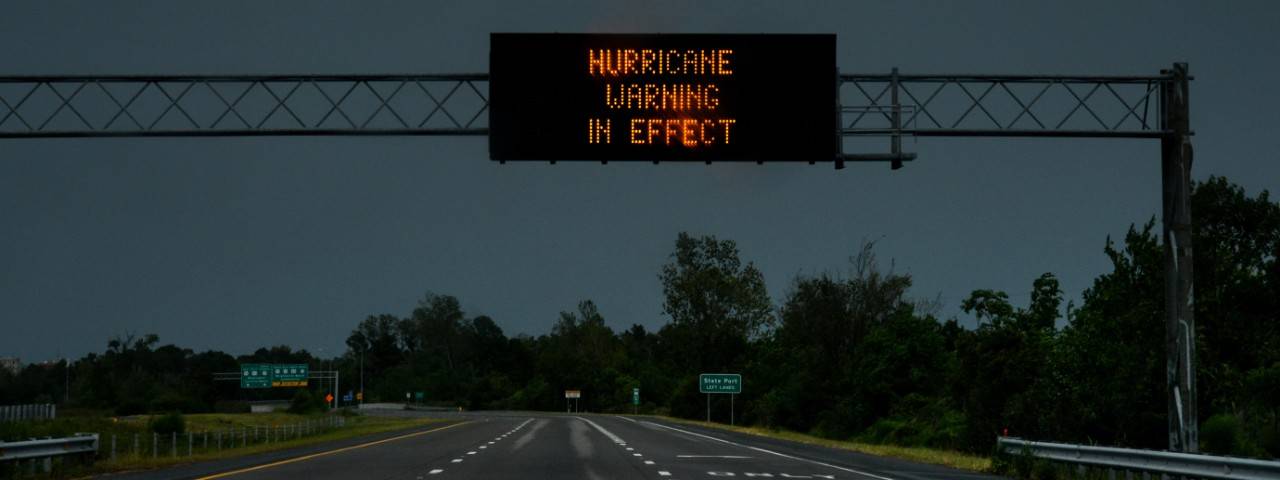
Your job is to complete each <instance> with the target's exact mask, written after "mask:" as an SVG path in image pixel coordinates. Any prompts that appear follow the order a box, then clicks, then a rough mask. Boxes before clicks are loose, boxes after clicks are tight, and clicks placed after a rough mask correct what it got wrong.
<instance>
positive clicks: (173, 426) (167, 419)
mask: <svg viewBox="0 0 1280 480" xmlns="http://www.w3.org/2000/svg"><path fill="white" fill-rule="evenodd" d="M186 430H187V420H186V418H183V416H182V414H181V413H178V412H173V413H168V414H164V415H160V416H158V417H155V418H152V419H151V431H153V432H156V433H159V434H161V435H169V434H171V433H177V434H182V433H183V432H185V431H186Z"/></svg>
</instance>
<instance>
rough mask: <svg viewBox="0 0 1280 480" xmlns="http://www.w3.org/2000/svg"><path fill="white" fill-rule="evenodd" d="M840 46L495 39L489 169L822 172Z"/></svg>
mask: <svg viewBox="0 0 1280 480" xmlns="http://www.w3.org/2000/svg"><path fill="white" fill-rule="evenodd" d="M835 50H836V47H835V35H715V34H652V35H646V34H537V33H533V34H526V33H494V34H492V35H491V37H490V50H489V74H490V76H489V78H490V81H489V157H490V159H492V160H501V161H509V160H512V161H514V160H550V161H555V160H595V161H627V160H638V161H708V162H709V161H829V160H833V159H834V158H835V155H836V152H837V145H838V142H839V137H838V136H837V127H838V113H839V112H838V111H837V99H836V97H837V88H838V87H837V71H836V58H835Z"/></svg>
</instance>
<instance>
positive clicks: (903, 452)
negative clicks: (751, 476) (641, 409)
mask: <svg viewBox="0 0 1280 480" xmlns="http://www.w3.org/2000/svg"><path fill="white" fill-rule="evenodd" d="M654 418H659V419H662V420H666V421H669V422H672V423H681V424H686V425H695V426H699V427H707V428H714V429H719V430H727V431H731V432H738V433H743V434H747V435H755V436H759V437H767V438H776V439H781V440H790V441H793V442H798V443H804V444H808V445H817V446H821V447H828V448H838V449H841V450H849V451H852V452H859V453H866V454H871V455H878V456H882V457H892V458H900V459H903V460H910V461H913V462H921V463H929V464H934V465H943V466H947V467H951V468H957V469H961V470H969V471H973V472H984V473H986V472H990V471H991V459H990V458H987V457H981V456H977V455H973V454H970V453H964V452H957V451H953V450H938V449H933V448H924V447H901V446H897V445H877V444H871V443H862V442H854V441H845V440H831V439H828V438H822V437H815V436H813V435H808V434H804V433H799V432H792V431H789V430H773V429H768V428H761V427H731V426H729V425H725V424H721V423H709V422H701V421H697V420H686V419H683V418H673V417H667V416H655V417H654Z"/></svg>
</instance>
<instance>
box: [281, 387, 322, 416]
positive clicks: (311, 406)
mask: <svg viewBox="0 0 1280 480" xmlns="http://www.w3.org/2000/svg"><path fill="white" fill-rule="evenodd" d="M323 409H324V400H323V399H321V398H320V397H317V396H315V395H312V394H311V391H310V390H307V389H305V388H300V389H298V391H297V393H294V394H293V400H291V401H289V413H310V412H314V411H317V410H323Z"/></svg>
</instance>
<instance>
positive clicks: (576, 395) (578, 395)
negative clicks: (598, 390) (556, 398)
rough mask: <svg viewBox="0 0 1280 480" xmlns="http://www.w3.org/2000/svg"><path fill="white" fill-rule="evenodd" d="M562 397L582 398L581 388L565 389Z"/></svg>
mask: <svg viewBox="0 0 1280 480" xmlns="http://www.w3.org/2000/svg"><path fill="white" fill-rule="evenodd" d="M564 398H582V390H565V391H564Z"/></svg>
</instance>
